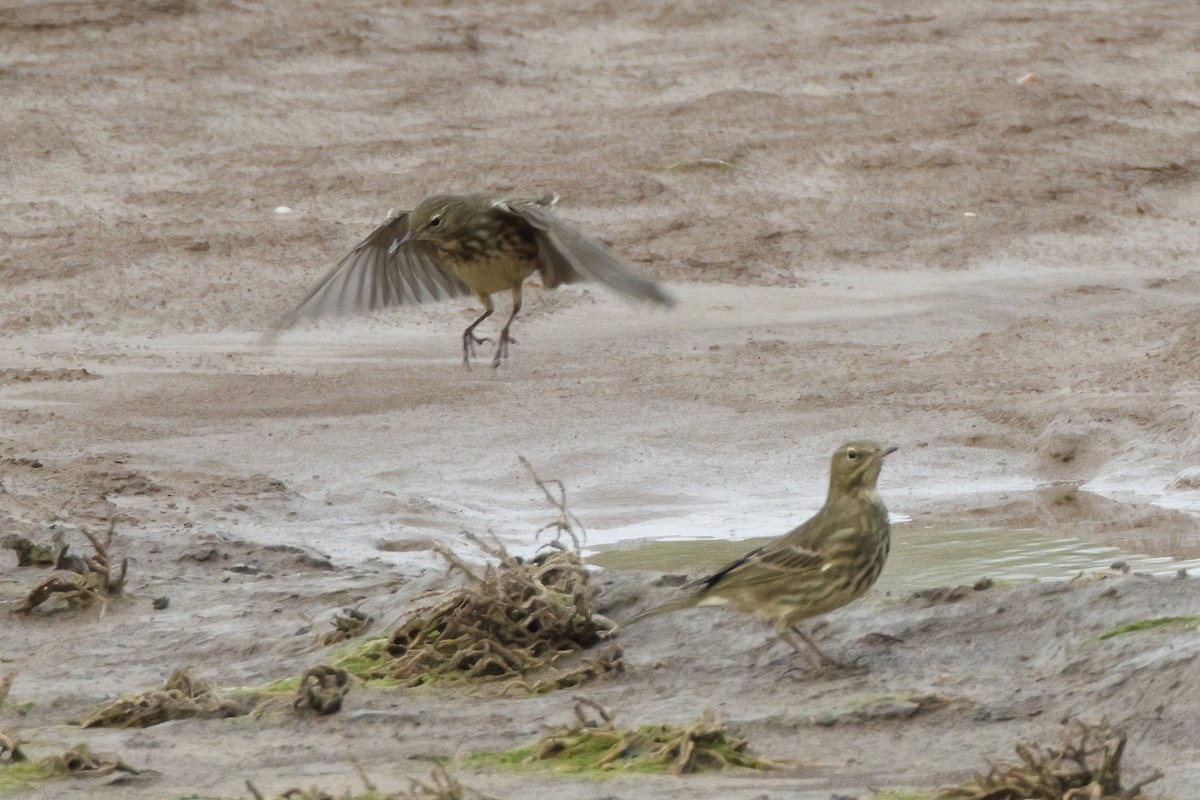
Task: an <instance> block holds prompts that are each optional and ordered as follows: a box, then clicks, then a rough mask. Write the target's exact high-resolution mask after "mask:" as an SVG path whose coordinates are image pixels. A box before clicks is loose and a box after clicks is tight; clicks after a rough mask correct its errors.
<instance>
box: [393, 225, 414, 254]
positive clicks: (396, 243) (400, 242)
mask: <svg viewBox="0 0 1200 800" xmlns="http://www.w3.org/2000/svg"><path fill="white" fill-rule="evenodd" d="M409 239H412V231H405V232H404V236H402V237H401V238H399V239H397V240H396V241H394V242H392V245H391V247H389V248H388V255H389V256H391V255H395V253H396V251H397V250H399V249H400V248H401V247H404V245H406V244H408V241H409Z"/></svg>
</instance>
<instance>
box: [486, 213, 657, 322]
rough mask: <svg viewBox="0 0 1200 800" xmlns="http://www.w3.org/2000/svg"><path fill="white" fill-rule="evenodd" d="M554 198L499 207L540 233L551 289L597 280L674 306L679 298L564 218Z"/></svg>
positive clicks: (541, 264)
mask: <svg viewBox="0 0 1200 800" xmlns="http://www.w3.org/2000/svg"><path fill="white" fill-rule="evenodd" d="M553 199H554V198H553V196H550V197H544V198H539V199H537V200H523V199H509V200H504V201H501V203H500V204H499V205H498V208H502V209H504V210H507V211H508V212H509V213H511V214H513V215H515V216H517V217H520V218H521V219H522V220H524V221H525V222H526V223H528V224H529V225H530V226H531V227H532V228H533V229H534V231H536V234H537V243H538V271H539V272H540V273H541V275H542V281H543V282H544V283H545V285H546V287H547V288H551V289H552V288H554V287H555V286H558V285H559V284H561V283H575V282H577V281H595V282H596V283H602V284H604V285H605V286H607V287H608V288H610V289H613V290H615V291H617V292H620V293H621V294H624V295H627V296H629V297H633V298H637V299H641V300H651V301H653V302H655V303H661V304H663V305H667V306H669V305H673V304H674V303H675V298H673V297H671V295H669V294H667V292H666V291H665V290H664V289H663V288H662V287H661V286H659V285H658V284H657V283H655V282H654V281H652V280H649V279H647V278H643V277H642V276H641V275H638V274H637V272H635V271H634V268H633V267H632V266H630V264H629V263H628V262H626V261H625V259H623V258H621V257H620V256H618V255H617V254H616V253H614V252H613V251H612V250H611V249H610V248H609V247H608V246H607V245H605V244H604V243H603V242H601V241H599V240H598V239H595V238H593V237H591V236H588V235H587V234H586V233H584V232H583V231H581V230H580V229H579V228H577V227H575V226H574V225H572V224H571V223H570V222H567V221H565V220H563V219H560V218H559V217H558V216H557V215H555V214H554V212H553V211H551V210H550V205H551V204H552V203H553Z"/></svg>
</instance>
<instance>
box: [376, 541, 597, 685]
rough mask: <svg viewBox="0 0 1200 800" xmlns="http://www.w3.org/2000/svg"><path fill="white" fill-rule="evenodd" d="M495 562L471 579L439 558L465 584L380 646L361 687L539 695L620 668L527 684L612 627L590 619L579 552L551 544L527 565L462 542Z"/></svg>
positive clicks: (591, 664) (493, 545)
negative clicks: (499, 685) (448, 686)
mask: <svg viewBox="0 0 1200 800" xmlns="http://www.w3.org/2000/svg"><path fill="white" fill-rule="evenodd" d="M468 537H469V538H470V539H471V541H473V542H474V543H475V544H476V545H477V546H478V547H479V548H480V549H482V550H483V551H484V552H485V553H487V554H488V555H489V556H491V557H492V558H494V559H495V562H496V563H494V564H490V565H489V566H488V567H487V568H486V569H485V570H484V572H483V573H482V574H480V575H477V574H475V573H474V572H473V571H472V570H471V569H470V568H469V567H468V566H466V565H465V564H464V563H462V561H461V560H460V559H458V557H457V556H455V555H453V554H452V553H450V552H449V551H446V550H442V551H441V554H442V556H443V557H445V558H446V559H447V560H448V561H449V562H450V563H451V565H452V569H458V570H460V571H462V572H463V573H464V574H466V576H467V579H468V584H467V585H466V586H464V587H463V588H462V589H460V590H458V591H457V592H455V593H453V594H452V595H450V596H449V597H448V598H446V600H444V601H443V602H442V603H441V604H439V605H437V606H436V607H434V608H431V609H424V610H421V611H418V612H417V613H415V614H414V615H413V616H412V617H411V618H409V619H408V620H407V621H406V622H404V623H403V624H401V625H400V626H399V627H397V628H396V629H395V630H393V631H392V633H391V635H390V636H389V637H388V639H387V643H386V645H385V648H384V652H385V654H386V656H387V658H386V660H385V661H384V662H383V663H380V664H377V665H376V666H374V667H372V668H370V669H369V670H368V671H366V672H365V673H363V677H365V678H390V679H393V680H395V681H397V682H399V683H401V684H403V685H407V686H415V685H419V684H423V683H429V682H432V681H439V680H448V679H459V680H476V681H501V680H515V681H518V682H521V683H522V685H525V686H526V688H530V689H536V690H542V691H544V690H545V689H546V687H549V688H554V687H556V686H558V685H573V684H574V683H578V682H581V681H582V680H584V679H586V678H587V677H595V676H597V675H603V674H611V673H613V672H615V671H618V670H619V669H620V668H621V654H620V651H619V649H617V650H613V651H611V652H605V653H604V654H602V655H601V656H600V657H598V658H595V659H591V660H587V661H586V663H583V664H581V665H580V666H579V667H577V668H576V669H575V670H573V671H572V674H573V675H575V677H574V678H572V677H571V676H569V675H558V676H554V677H550V678H542V679H540V680H537V681H535V682H534V683H527V682H525V681H524V679H525V676H532V675H533V674H534V673H539V672H542V671H545V670H548V669H550V668H553V667H554V666H555V665H556V664H558V663H560V662H561V661H562V660H564V659H565V658H567V657H568V656H571V655H572V654H574V653H577V652H579V651H581V650H585V649H587V648H589V647H592V646H593V645H596V644H598V643H600V642H603V641H605V640H606V639H607V638H608V634H609V631H610V630H611V629H612V628H613V627H614V625H613V623H612V622H611V621H610V620H608V619H606V618H604V617H602V616H600V615H599V614H597V613H596V611H595V596H596V594H597V593H598V592H597V590H596V589H595V588H594V587H593V585H592V583H591V578H590V574H589V572H588V569H587V566H586V565H585V564H584V563H583V559H582V558H581V557H580V556H579V553H578V551H575V550H568V549H566V548H565V547H563V546H561V545H559V544H557V543H556V544H555V545H553V546H551V547H550V548H549V549H548V550H544V551H543V552H541V553H539V554H538V555H537V556H535V557H534V558H531V559H529V560H524V559H521V558H516V557H514V556H511V555H509V553H508V552H507V550H505V548H504V546H503V545H501V544H500V543H499V542H498V541H495V540H493V541H491V542H484V541H483V540H481V539H479V538H477V537H475V536H473V535H470V534H468Z"/></svg>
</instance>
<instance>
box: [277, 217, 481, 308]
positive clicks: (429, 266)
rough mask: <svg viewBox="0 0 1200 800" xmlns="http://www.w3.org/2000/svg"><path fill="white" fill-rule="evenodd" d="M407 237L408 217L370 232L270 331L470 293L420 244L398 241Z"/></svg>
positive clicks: (393, 220)
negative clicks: (321, 319) (311, 321)
mask: <svg viewBox="0 0 1200 800" xmlns="http://www.w3.org/2000/svg"><path fill="white" fill-rule="evenodd" d="M407 233H408V212H405V213H403V214H400V215H399V216H396V217H393V218H392V219H389V220H388V221H387V222H385V223H383V224H382V225H380V226H379V227H378V228H376V229H375V230H373V231H371V233H370V234H369V235H368V236H367V238H365V239H363V240H362V241H361V242H359V243H358V245H357V246H356V247H355V248H354V249H353V250H351V251H350V252H349V253H348V254H346V257H345V258H343V259H342V260H341V261H339V262H338V263H337V265H336V266H335V267H334V268H333V269H331V270H330V271H329V272H328V273H326V274H325V277H323V278H321V280H320V281H319V282H318V283H317V285H316V286H315V287H314V288H313V290H312V291H311V292H309V295H308V297H306V298H304V301H303V302H301V303H300V305H298V306H296V309H295V310H294V311H292V313H290V314H288V315H287V316H286V317H284V318H283V319H282V320H281V321H280V322H279V324H278V325H276V326H275V327H276V329H277V330H280V329H283V328H290V327H292V326H293V325H295V324H296V323H298V322H300V321H302V320H315V319H319V318H321V317H331V316H346V315H349V314H361V313H364V312H368V311H375V310H377V309H380V308H386V307H387V306H399V305H411V304H413V303H429V302H433V301H435V300H445V299H447V298H451V297H461V296H462V295H468V294H471V290H470V289H468V288H467V286H466V284H464V283H463V282H462V281H460V280H459V279H458V278H456V277H454V275H453V274H452V273H451V272H450V271H449V270H447V269H446V268H445V267H443V266H442V264H441V261H440V260H439V259H438V258H437V256H435V255H434V254H433V253H432V252H431V251H430V250H429V249H428V248H427V247H426V246H425V245H424V244H423V243H421V242H415V241H404V237H405V236H406V235H407Z"/></svg>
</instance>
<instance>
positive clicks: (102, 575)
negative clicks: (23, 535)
mask: <svg viewBox="0 0 1200 800" xmlns="http://www.w3.org/2000/svg"><path fill="white" fill-rule="evenodd" d="M115 527H116V520H115V519H114V520H110V521H109V523H108V532H107V534H106V535H105V537H104V539H101V538H100V537H98V536H97V535H95V534H94V533H92V532H91V531H89V530H87V529H86V528H85V529H82V533H83V535H84V536H86V537H87V539H88V541H90V542H91V543H92V549H93V550H94V551H95V552H94V553H93V554H92V555H90V556H88V557H86V558H80V557H78V556H72V555H68V554H67V547H68V546H67V545H66V544H64V543H63V541H62V537H61V535H60V534H55V536H54V539H53V541H54V549H53V550H52V551H51V552H50V554H49V556H48V557H47V558H43V557H42V556H43V555H44V553H43V552H42V551H43V550H44V548H41V549H37V548H36V546H34V545H32V544H30V548H31V549H30V550H28V551H26V550H25V549H24V545H25V544H29V543H28V542H27V541H26V540H22V539H19V537H18V539H16V540H11V541H10V540H6V542H5V544H6V546H9V547H11V548H12V549H14V550H16V552H17V558H18V561H21V560H22V559H23V557H24V558H28V559H29V563H30V564H42V563H45V564H49V565H51V566H53V567H54V569H55V570H57V572H55V574H53V575H50V576H48V577H47V578H46V579H45V580H43V581H41V582H40V583H39V584H38V585H37V586H35V587H33V589H31V590H30V592H29V594H27V595H26V596H25V599H24V600H23V601H22V602H21V605H19V606H17V608H16V609H15V610H16V611H17V612H19V613H25V612H29V611H32V610H33V609H35V608H37V607H38V606H40V605H41V604H42V603H45V602H46V601H47V600H49V599H51V598H52V597H58V598H59V599H61V600H63V601H65V602H66V604H67V606H68V608H73V609H74V608H90V607H91V606H93V605H99V607H100V616H104V613H105V611H107V610H108V601H109V600H110V599H111V598H113V597H116V596H117V595H119V594H121V592H122V591H123V590H124V588H125V572H126V570H127V569H128V568H129V559H128V558H126V559H122V560H121V564H120V566H118V567H114V566H113V564H112V559H111V558H110V556H109V553H108V549H109V547H111V546H112V540H113V529H114V528H115ZM23 553H24V554H25V555H24V556H23V555H22V554H23Z"/></svg>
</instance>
